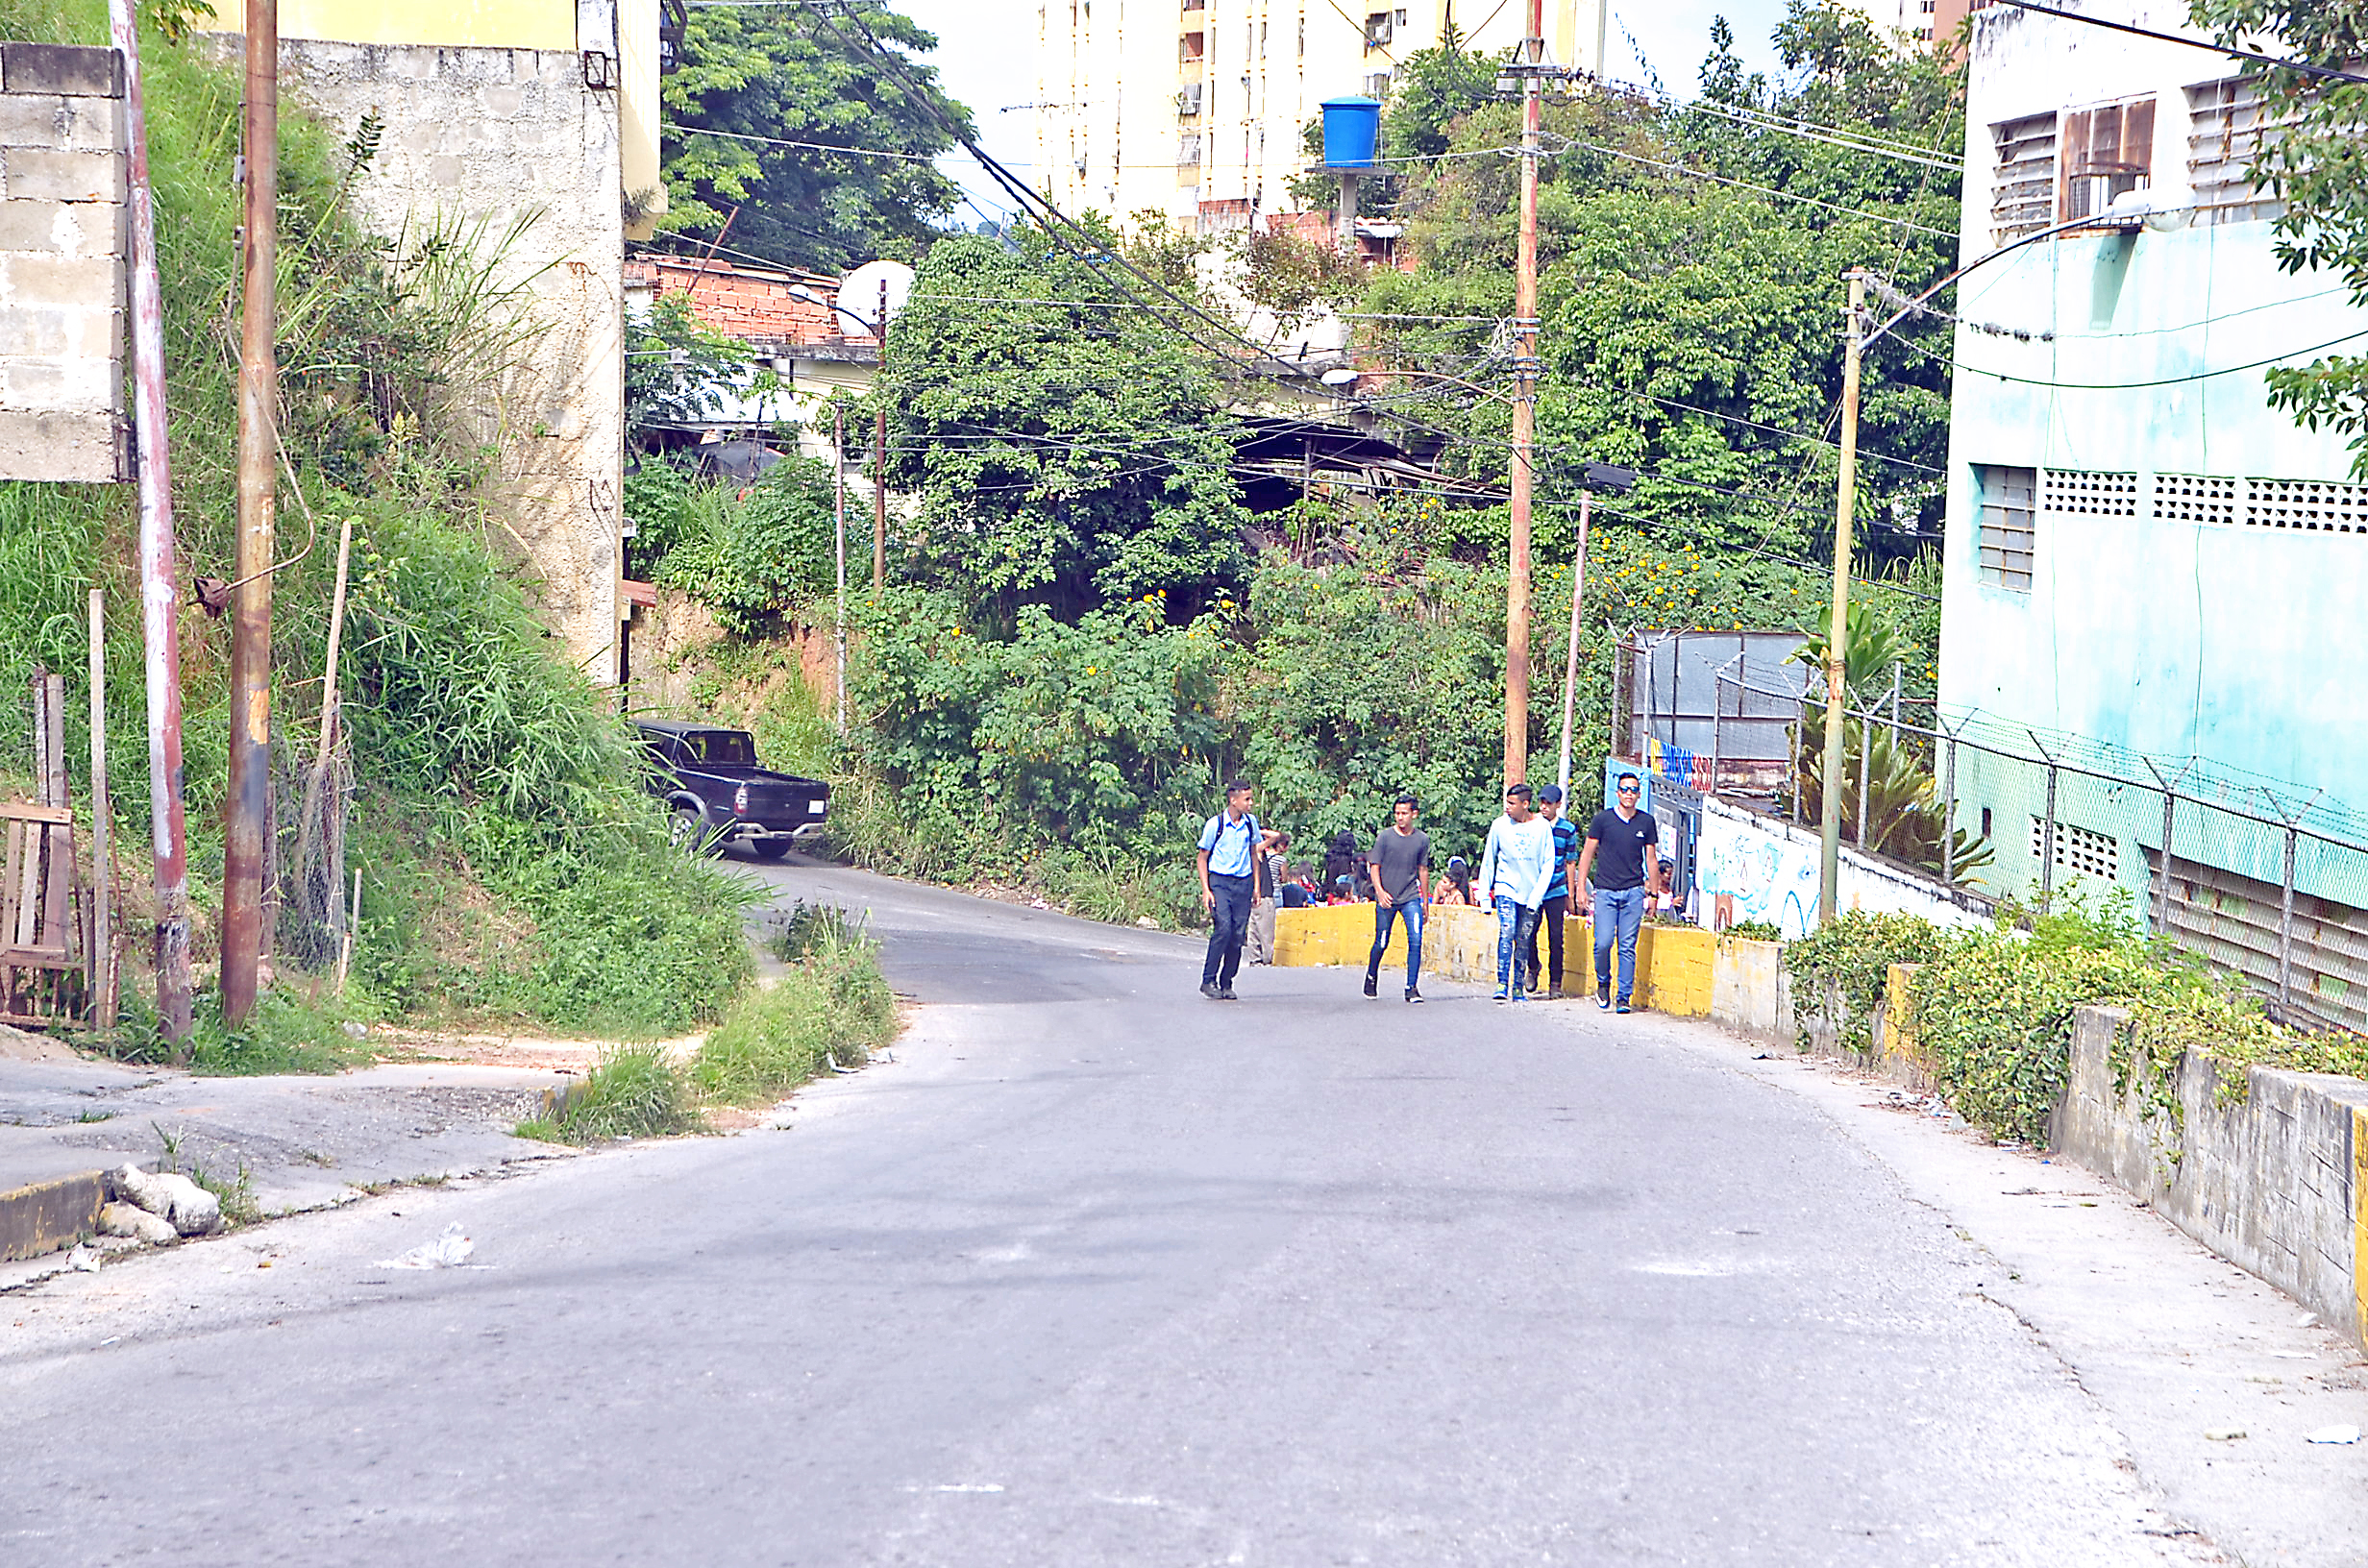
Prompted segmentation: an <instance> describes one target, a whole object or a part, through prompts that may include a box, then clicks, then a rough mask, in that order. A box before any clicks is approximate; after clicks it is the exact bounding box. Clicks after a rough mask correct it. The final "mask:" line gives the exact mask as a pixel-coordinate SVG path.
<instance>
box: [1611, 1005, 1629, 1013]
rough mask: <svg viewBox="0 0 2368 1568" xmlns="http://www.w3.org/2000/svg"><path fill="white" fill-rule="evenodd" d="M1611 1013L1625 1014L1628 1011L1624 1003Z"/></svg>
mask: <svg viewBox="0 0 2368 1568" xmlns="http://www.w3.org/2000/svg"><path fill="white" fill-rule="evenodd" d="M1612 1011H1613V1012H1615V1013H1625V1012H1627V1011H1628V1004H1627V1003H1626V1002H1622V1003H1620V1004H1619V1006H1617V1007H1616V1008H1614V1009H1612Z"/></svg>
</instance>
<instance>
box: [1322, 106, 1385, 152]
mask: <svg viewBox="0 0 2368 1568" xmlns="http://www.w3.org/2000/svg"><path fill="white" fill-rule="evenodd" d="M1380 135H1381V100H1380V99H1378V98H1327V99H1325V100H1324V102H1323V166H1324V167H1325V168H1327V169H1369V168H1372V167H1373V166H1374V164H1373V143H1374V141H1375V140H1376V139H1377V138H1378V137H1379V136H1380Z"/></svg>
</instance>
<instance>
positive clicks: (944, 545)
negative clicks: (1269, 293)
mask: <svg viewBox="0 0 2368 1568" xmlns="http://www.w3.org/2000/svg"><path fill="white" fill-rule="evenodd" d="M1101 238H1102V241H1103V243H1104V244H1106V245H1108V246H1110V247H1111V248H1113V249H1115V247H1116V243H1117V242H1116V238H1115V236H1113V235H1111V234H1109V233H1107V232H1106V231H1105V232H1104V233H1102V236H1101ZM1019 244H1020V248H1019V249H1018V250H1017V251H1010V250H1005V249H1004V248H1003V247H1001V246H1000V245H998V244H995V243H993V242H991V241H987V240H981V239H974V238H950V239H946V240H944V241H941V242H940V243H939V244H937V245H936V246H934V247H932V248H931V249H930V251H929V254H928V256H927V257H926V258H925V260H924V262H923V264H922V267H921V274H920V277H919V280H918V281H917V282H916V283H915V285H914V291H913V298H912V303H911V304H909V305H908V306H906V307H905V310H904V312H903V314H902V315H900V316H899V317H898V318H897V319H896V322H895V324H894V326H893V327H892V328H891V329H890V332H889V338H890V341H889V347H888V363H887V367H886V369H885V370H884V371H883V372H882V374H881V377H880V381H879V385H878V388H877V391H876V396H878V397H879V398H881V399H882V400H883V401H884V402H885V404H886V405H887V408H888V420H889V427H890V442H889V449H890V450H889V481H890V482H891V483H892V484H895V485H898V486H900V487H902V488H906V489H909V490H912V491H914V492H916V493H918V495H919V496H920V499H921V508H920V516H919V518H918V520H917V526H916V527H915V529H914V534H913V537H912V539H911V540H910V542H909V543H908V545H907V569H908V571H909V572H910V573H911V574H912V575H913V576H919V577H921V578H924V579H925V580H928V581H932V582H936V583H939V584H942V585H944V586H946V587H948V588H950V589H952V590H954V591H956V592H957V593H959V594H960V595H961V596H962V598H963V599H964V600H965V601H966V602H967V603H969V604H971V605H974V606H975V607H976V613H978V614H979V615H981V616H982V617H984V620H985V624H986V625H987V627H988V629H989V630H990V631H992V632H994V633H996V634H1003V633H1007V632H1008V631H1009V630H1010V629H1011V628H1012V627H1013V626H1014V625H1016V624H1017V621H1018V618H1019V611H1020V608H1021V606H1023V605H1025V604H1035V605H1039V606H1042V607H1043V608H1045V609H1047V610H1048V611H1049V612H1050V613H1051V614H1052V615H1053V617H1054V618H1055V619H1056V620H1061V621H1075V620H1076V619H1078V618H1079V617H1080V616H1082V615H1084V614H1086V613H1088V612H1090V611H1092V610H1094V609H1097V608H1098V607H1100V606H1101V605H1103V604H1105V603H1108V602H1112V601H1119V600H1141V599H1143V598H1145V596H1147V595H1148V596H1151V597H1152V598H1153V599H1159V600H1165V602H1166V603H1167V605H1168V610H1169V614H1170V615H1171V617H1172V618H1173V619H1175V620H1178V621H1189V620H1191V619H1192V618H1193V617H1194V616H1196V615H1197V614H1198V613H1199V612H1200V610H1201V609H1202V608H1204V607H1205V606H1206V605H1207V604H1208V603H1209V602H1210V601H1211V600H1214V599H1215V598H1216V597H1217V595H1218V594H1219V593H1220V592H1221V590H1223V589H1224V588H1225V587H1226V586H1227V585H1229V584H1231V583H1233V582H1235V581H1236V580H1237V579H1238V578H1239V576H1240V575H1241V572H1242V570H1243V565H1244V561H1243V554H1242V546H1241V534H1242V529H1243V528H1244V527H1245V526H1246V523H1247V522H1248V517H1247V514H1246V512H1245V511H1244V509H1243V506H1242V501H1241V492H1240V489H1239V487H1238V486H1237V485H1236V484H1235V482H1234V479H1233V477H1232V471H1231V465H1232V461H1233V440H1232V432H1233V429H1234V425H1233V420H1232V418H1231V416H1230V415H1228V414H1227V413H1225V412H1224V409H1223V404H1224V401H1225V397H1226V393H1225V389H1224V386H1223V383H1222V382H1221V380H1220V378H1219V374H1218V366H1217V364H1216V362H1215V360H1214V359H1213V358H1212V357H1211V356H1210V355H1208V354H1206V353H1205V352H1203V351H1201V350H1200V349H1198V348H1196V347H1195V346H1194V345H1193V344H1191V343H1190V342H1188V341H1186V340H1185V339H1184V338H1183V337H1181V336H1180V335H1179V334H1178V333H1177V332H1176V331H1175V330H1174V329H1173V328H1172V327H1170V326H1168V325H1166V324H1164V323H1163V322H1161V321H1160V320H1159V319H1157V318H1156V317H1154V316H1152V315H1151V314H1150V313H1149V312H1147V311H1146V310H1144V309H1141V308H1139V307H1137V306H1135V305H1134V304H1133V303H1132V302H1131V301H1130V300H1129V299H1128V298H1127V297H1126V296H1125V295H1123V294H1122V293H1121V292H1120V291H1119V290H1118V289H1117V288H1116V287H1115V286H1114V285H1113V284H1112V282H1110V281H1109V278H1108V277H1107V276H1106V274H1105V271H1104V268H1103V267H1102V266H1101V265H1099V264H1098V262H1087V261H1079V260H1077V259H1075V258H1073V257H1071V256H1069V255H1068V254H1066V253H1065V252H1063V251H1061V250H1059V249H1057V248H1056V247H1055V246H1054V245H1053V244H1052V242H1051V241H1049V240H1048V239H1047V238H1046V237H1045V236H1044V235H1043V234H1041V233H1035V232H1029V233H1026V234H1024V235H1023V236H1021V238H1020V241H1019Z"/></svg>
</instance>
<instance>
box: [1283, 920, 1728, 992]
mask: <svg viewBox="0 0 2368 1568" xmlns="http://www.w3.org/2000/svg"><path fill="white" fill-rule="evenodd" d="M1563 931H1564V944H1565V945H1564V959H1563V962H1564V974H1563V984H1564V986H1565V987H1566V989H1567V990H1568V991H1569V992H1573V993H1574V994H1578V995H1585V994H1587V993H1588V992H1591V991H1592V990H1593V989H1594V986H1595V973H1594V951H1593V939H1592V938H1591V936H1590V935H1589V934H1588V925H1587V922H1586V921H1585V920H1583V919H1575V920H1571V921H1570V922H1568V923H1567V924H1566V926H1565V927H1564V928H1563ZM1717 941H1718V939H1717V938H1715V937H1714V936H1713V935H1712V934H1711V933H1710V932H1708V931H1704V930H1700V929H1698V928H1696V927H1694V926H1690V925H1648V926H1646V927H1645V928H1644V929H1643V931H1642V932H1640V934H1639V936H1638V939H1637V1001H1638V1002H1639V1003H1640V1005H1642V1006H1645V1007H1649V1008H1651V1009H1652V1010H1653V1011H1655V1012H1657V1013H1671V1014H1675V1015H1677V1016H1678V1017H1690V1018H1692V1017H1708V1016H1709V1014H1710V1011H1711V997H1712V990H1713V963H1712V960H1713V957H1714V952H1715V950H1716V947H1717ZM1372 950H1373V906H1372V905H1371V904H1330V905H1325V906H1323V907H1320V908H1316V909H1285V910H1277V911H1276V912H1275V917H1274V962H1275V963H1277V964H1293V965H1317V964H1336V965H1341V966H1344V967H1354V968H1364V967H1365V962H1366V959H1367V956H1368V955H1369V954H1370V953H1371V952H1372ZM1541 956H1542V954H1541ZM1615 962H1616V959H1615ZM1381 967H1382V972H1383V973H1384V974H1387V973H1388V972H1389V971H1390V970H1391V969H1392V968H1396V970H1397V972H1398V974H1399V976H1400V978H1401V980H1402V978H1403V976H1404V975H1405V972H1406V938H1405V930H1404V927H1403V925H1402V924H1400V923H1397V922H1393V924H1392V926H1391V930H1390V945H1389V946H1388V947H1387V948H1385V949H1383V952H1382V959H1381ZM1422 972H1423V973H1424V974H1429V975H1437V976H1439V977H1440V978H1441V979H1443V980H1461V981H1466V982H1468V983H1470V984H1474V985H1490V986H1492V985H1494V984H1495V983H1496V917H1495V915H1494V914H1493V913H1492V912H1491V911H1489V910H1485V909H1472V908H1469V907H1468V906H1465V905H1462V904H1448V905H1444V906H1442V905H1433V906H1431V908H1430V910H1429V911H1428V919H1427V920H1426V923H1425V924H1424V926H1423V929H1422Z"/></svg>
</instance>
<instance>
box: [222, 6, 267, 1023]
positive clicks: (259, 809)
mask: <svg viewBox="0 0 2368 1568" xmlns="http://www.w3.org/2000/svg"><path fill="white" fill-rule="evenodd" d="M246 154H247V188H246V198H247V199H246V254H245V265H244V267H243V268H242V269H241V277H240V290H241V294H240V300H239V306H240V312H239V338H238V550H237V556H236V564H235V565H234V568H233V571H234V572H235V573H236V575H237V576H236V581H235V582H234V583H233V585H232V590H233V591H232V599H231V747H230V749H231V777H230V796H229V798H228V799H227V800H225V801H224V802H223V847H222V1017H223V1018H224V1019H225V1020H226V1021H228V1022H230V1023H234V1024H235V1023H239V1022H243V1021H244V1020H245V1018H246V1016H247V1012H248V1010H249V1009H250V1008H252V1007H253V1006H254V1005H255V988H256V983H257V977H258V974H259V970H260V969H261V968H262V961H263V936H264V933H263V865H264V859H265V851H266V845H264V843H263V823H264V821H266V819H267V818H268V816H269V809H268V808H269V805H270V795H271V551H272V523H273V513H274V510H275V508H276V507H277V506H278V504H279V476H278V475H277V473H276V472H275V471H274V469H273V454H274V448H275V437H274V429H273V427H274V425H275V423H276V415H277V414H278V411H279V403H280V375H279V366H278V364H277V362H276V361H275V359H274V354H275V352H276V351H275V346H274V343H273V338H274V336H275V332H274V327H275V325H276V318H277V311H276V309H275V308H274V306H275V303H276V302H275V300H274V297H273V296H274V292H275V290H274V284H275V282H276V280H277V276H278V271H277V269H278V266H279V246H278V244H277V237H278V231H279V211H278V208H279V195H280V10H279V0H247V102H246Z"/></svg>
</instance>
